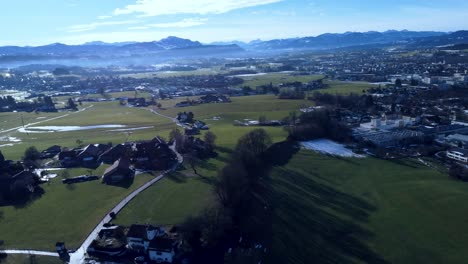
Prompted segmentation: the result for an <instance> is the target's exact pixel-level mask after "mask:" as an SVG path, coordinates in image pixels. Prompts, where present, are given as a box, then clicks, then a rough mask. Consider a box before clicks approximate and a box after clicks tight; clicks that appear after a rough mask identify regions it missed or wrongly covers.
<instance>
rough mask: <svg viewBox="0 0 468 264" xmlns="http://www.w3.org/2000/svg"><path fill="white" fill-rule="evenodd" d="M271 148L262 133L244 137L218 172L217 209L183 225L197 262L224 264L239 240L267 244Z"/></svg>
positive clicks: (265, 134) (264, 133)
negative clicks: (268, 181)
mask: <svg viewBox="0 0 468 264" xmlns="http://www.w3.org/2000/svg"><path fill="white" fill-rule="evenodd" d="M271 144H272V141H271V138H270V137H269V135H268V134H267V133H266V132H265V130H263V129H256V130H253V131H251V132H250V133H248V134H246V135H244V136H243V137H241V138H240V139H239V141H238V143H237V145H236V147H235V149H234V152H233V154H232V159H231V161H230V162H228V164H227V165H226V166H225V167H224V168H223V169H222V170H221V171H220V172H219V175H218V177H217V180H216V182H215V184H214V192H215V194H216V197H217V201H218V203H217V205H216V206H214V207H213V208H211V209H209V210H206V211H205V212H204V213H203V214H202V215H201V216H199V217H191V218H189V219H187V220H186V221H185V223H184V224H183V225H182V234H183V236H184V239H185V240H186V241H187V242H188V244H189V245H190V248H191V249H192V250H193V255H194V258H195V259H194V262H196V263H198V262H197V261H202V260H203V261H205V262H206V261H208V262H210V261H212V262H216V263H222V261H223V257H224V252H226V250H227V249H228V248H230V247H236V244H237V243H238V241H239V237H240V236H242V237H243V240H244V241H251V242H255V243H257V242H261V243H264V241H268V239H267V238H266V236H268V235H269V233H270V232H269V228H270V225H268V224H267V223H268V222H269V221H268V219H270V218H271V217H269V214H270V213H271V211H270V210H269V209H270V208H269V205H268V203H267V202H266V200H267V199H265V189H266V188H265V186H266V182H267V179H268V174H269V169H268V168H269V165H268V162H267V155H266V153H267V150H268V148H269V147H270V145H271ZM210 263H211V262H210Z"/></svg>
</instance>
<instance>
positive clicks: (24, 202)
mask: <svg viewBox="0 0 468 264" xmlns="http://www.w3.org/2000/svg"><path fill="white" fill-rule="evenodd" d="M44 194H45V191H44V189H42V187H40V186H37V187H36V188H35V189H34V192H33V193H31V194H29V195H26V196H23V197H17V198H12V199H8V200H2V201H0V207H2V206H13V207H14V208H16V209H21V208H27V207H29V206H30V205H31V204H32V203H34V201H36V200H38V199H40V198H41V197H42V195H44Z"/></svg>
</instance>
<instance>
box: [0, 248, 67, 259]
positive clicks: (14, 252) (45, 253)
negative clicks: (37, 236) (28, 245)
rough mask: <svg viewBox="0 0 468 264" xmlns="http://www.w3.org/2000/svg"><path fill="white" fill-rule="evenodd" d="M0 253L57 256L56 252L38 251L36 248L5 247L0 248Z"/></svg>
mask: <svg viewBox="0 0 468 264" xmlns="http://www.w3.org/2000/svg"><path fill="white" fill-rule="evenodd" d="M0 253H6V254H22V255H37V256H50V257H58V256H59V255H58V253H57V252H49V251H38V250H20V249H6V250H0Z"/></svg>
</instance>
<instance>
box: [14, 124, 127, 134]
mask: <svg viewBox="0 0 468 264" xmlns="http://www.w3.org/2000/svg"><path fill="white" fill-rule="evenodd" d="M122 127H126V126H125V125H97V126H35V127H27V128H20V129H18V131H19V132H22V133H49V132H68V131H80V130H91V129H99V128H122Z"/></svg>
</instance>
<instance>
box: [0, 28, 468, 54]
mask: <svg viewBox="0 0 468 264" xmlns="http://www.w3.org/2000/svg"><path fill="white" fill-rule="evenodd" d="M467 43H468V31H465V30H463V31H456V32H453V33H447V32H437V31H408V30H402V31H396V30H389V31H385V32H376V31H369V32H346V33H341V34H338V33H335V34H332V33H326V34H322V35H319V36H316V37H303V38H289V39H275V40H269V41H261V40H255V41H252V42H249V43H244V42H240V41H232V42H214V43H211V44H202V43H200V42H198V41H192V40H190V39H183V38H178V37H173V36H171V37H167V38H165V39H161V40H159V41H151V42H119V43H105V42H101V41H94V42H88V43H85V44H82V45H65V44H61V43H54V44H50V45H45V46H38V47H28V46H27V47H19V46H4V47H0V59H1V58H2V57H3V58H4V59H5V57H12V56H13V57H19V58H23V57H25V56H39V57H40V56H46V57H122V56H123V57H128V56H135V55H136V56H138V55H146V54H152V55H155V56H158V57H192V56H224V55H226V54H231V55H232V54H244V53H246V52H275V51H282V50H314V49H337V48H346V47H355V46H363V47H364V46H384V45H395V44H398V45H403V46H408V47H412V48H415V47H416V48H417V47H437V46H448V45H457V44H467Z"/></svg>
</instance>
